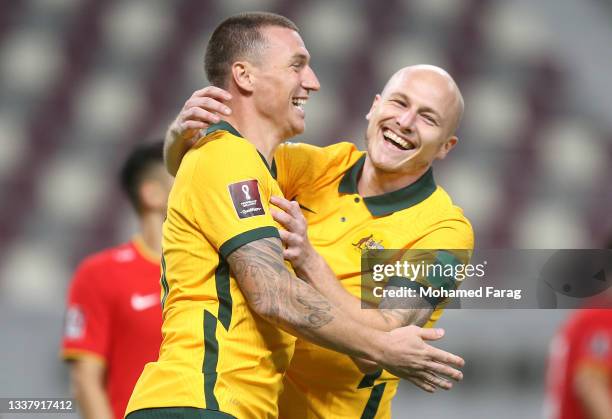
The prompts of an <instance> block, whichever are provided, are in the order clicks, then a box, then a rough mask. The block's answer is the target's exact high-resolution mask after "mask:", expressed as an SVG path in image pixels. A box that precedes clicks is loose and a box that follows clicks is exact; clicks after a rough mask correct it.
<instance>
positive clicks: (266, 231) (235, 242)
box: [219, 226, 280, 260]
mask: <svg viewBox="0 0 612 419" xmlns="http://www.w3.org/2000/svg"><path fill="white" fill-rule="evenodd" d="M267 237H276V238H279V239H280V234H279V233H278V229H277V228H276V227H272V226H266V227H258V228H255V229H253V230H249V231H245V232H244V233H240V234H237V235H236V236H234V237H232V238H231V239H229V240H226V241H225V243H223V244H222V245H221V247H219V253H220V254H221V257H222V258H223V259H225V260H227V258H228V256H229V255H230V254H231V253H232V252H233V251H234V250H236V249H238V248H239V247H241V246H244V245H245V244H248V243H250V242H252V241H255V240H259V239H265V238H267Z"/></svg>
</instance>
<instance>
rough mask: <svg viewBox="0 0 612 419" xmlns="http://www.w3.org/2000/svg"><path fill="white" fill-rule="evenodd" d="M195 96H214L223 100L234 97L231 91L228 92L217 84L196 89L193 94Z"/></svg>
mask: <svg viewBox="0 0 612 419" xmlns="http://www.w3.org/2000/svg"><path fill="white" fill-rule="evenodd" d="M194 96H198V97H212V98H216V99H218V100H222V101H225V100H231V99H232V95H231V93H230V92H228V91H227V90H223V89H221V88H220V87H216V86H206V87H204V88H203V89H200V90H196V91H195V92H194V94H193V95H192V97H194Z"/></svg>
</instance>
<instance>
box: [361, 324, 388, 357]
mask: <svg viewBox="0 0 612 419" xmlns="http://www.w3.org/2000/svg"><path fill="white" fill-rule="evenodd" d="M366 342H367V343H368V344H367V345H366V346H365V351H366V353H365V358H367V359H369V360H370V361H374V362H376V363H377V364H380V365H384V360H385V352H386V349H387V347H388V333H387V332H382V331H380V330H376V329H372V330H370V331H368V336H367V339H366Z"/></svg>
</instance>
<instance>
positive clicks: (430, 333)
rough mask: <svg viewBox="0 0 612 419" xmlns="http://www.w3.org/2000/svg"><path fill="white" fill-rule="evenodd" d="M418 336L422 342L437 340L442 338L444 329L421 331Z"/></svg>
mask: <svg viewBox="0 0 612 419" xmlns="http://www.w3.org/2000/svg"><path fill="white" fill-rule="evenodd" d="M419 336H420V337H421V339H423V340H438V339H440V338H442V336H444V329H439V328H436V329H421V330H420V332H419Z"/></svg>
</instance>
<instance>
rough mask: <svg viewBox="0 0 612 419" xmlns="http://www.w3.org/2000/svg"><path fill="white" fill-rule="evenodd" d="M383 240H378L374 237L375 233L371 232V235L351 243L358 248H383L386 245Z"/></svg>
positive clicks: (360, 249)
mask: <svg viewBox="0 0 612 419" xmlns="http://www.w3.org/2000/svg"><path fill="white" fill-rule="evenodd" d="M382 242H383V241H382V240H377V239H376V238H375V237H374V234H370V235H369V236H366V237H363V238H361V239H359V240H357V242H355V243H351V244H352V245H353V247H355V249H356V250H358V251H362V250H381V249H384V248H385V247H384V246H383V245H382Z"/></svg>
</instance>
